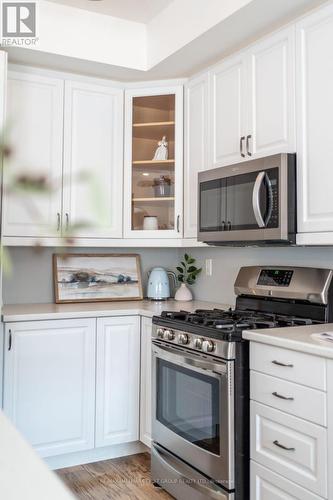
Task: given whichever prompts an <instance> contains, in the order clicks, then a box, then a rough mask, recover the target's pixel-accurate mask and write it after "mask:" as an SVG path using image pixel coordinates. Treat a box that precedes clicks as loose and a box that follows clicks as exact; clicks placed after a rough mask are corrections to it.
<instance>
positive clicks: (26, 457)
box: [0, 411, 74, 500]
mask: <svg viewBox="0 0 333 500" xmlns="http://www.w3.org/2000/svg"><path fill="white" fill-rule="evenodd" d="M0 442H1V446H0V498H1V499H3V500H45V499H47V500H74V496H73V495H72V494H71V493H70V492H69V490H67V488H66V487H65V485H64V484H62V482H61V481H60V480H59V479H58V477H57V476H56V475H55V474H54V473H53V472H51V471H50V470H49V469H48V467H47V466H46V465H45V463H44V462H43V461H42V460H41V459H40V458H39V457H38V456H37V454H36V453H35V451H34V450H33V449H32V448H31V446H30V445H29V444H28V443H27V442H26V441H25V440H24V439H23V437H22V436H21V435H20V434H19V432H18V431H17V430H16V429H15V428H14V426H13V424H12V423H11V422H10V421H9V420H8V419H7V418H6V417H5V415H4V414H3V413H2V412H1V411H0Z"/></svg>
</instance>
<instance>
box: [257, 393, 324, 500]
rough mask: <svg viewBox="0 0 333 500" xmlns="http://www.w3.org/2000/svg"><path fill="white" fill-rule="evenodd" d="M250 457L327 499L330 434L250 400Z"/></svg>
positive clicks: (316, 426)
mask: <svg viewBox="0 0 333 500" xmlns="http://www.w3.org/2000/svg"><path fill="white" fill-rule="evenodd" d="M251 458H252V459H253V460H255V461H256V462H259V463H260V464H262V465H265V466H267V467H269V468H270V469H272V470H273V471H274V472H277V473H279V474H282V475H283V476H285V477H286V478H287V479H290V480H291V481H294V482H295V483H297V484H299V485H301V486H303V487H305V488H307V489H309V490H310V491H313V492H314V493H317V494H319V495H322V496H323V497H326V495H327V431H326V429H324V428H323V427H320V426H318V425H315V424H311V423H310V422H306V421H305V420H301V419H300V418H297V417H293V416H291V415H287V414H286V413H282V412H281V411H279V410H275V409H273V408H269V407H268V406H264V405H261V404H259V403H256V402H254V401H251Z"/></svg>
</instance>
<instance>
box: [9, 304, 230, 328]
mask: <svg viewBox="0 0 333 500" xmlns="http://www.w3.org/2000/svg"><path fill="white" fill-rule="evenodd" d="M214 307H216V308H220V309H227V308H228V307H229V306H228V305H225V304H217V303H214V302H203V301H198V300H192V301H190V302H177V301H175V300H173V299H169V300H167V301H160V302H153V301H151V300H137V301H130V300H129V301H123V302H89V303H78V304H13V305H6V306H3V308H2V320H3V322H5V323H9V322H13V321H39V320H51V319H70V318H94V317H103V316H104V317H107V316H131V315H140V316H146V317H152V316H154V315H159V314H161V312H162V311H166V310H167V311H180V310H185V311H189V312H191V311H194V310H195V309H212V308H214Z"/></svg>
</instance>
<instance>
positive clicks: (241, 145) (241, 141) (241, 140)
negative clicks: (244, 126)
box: [239, 135, 245, 158]
mask: <svg viewBox="0 0 333 500" xmlns="http://www.w3.org/2000/svg"><path fill="white" fill-rule="evenodd" d="M243 141H245V135H242V137H241V138H240V139H239V151H240V154H241V156H242V157H243V158H245V154H244V153H243Z"/></svg>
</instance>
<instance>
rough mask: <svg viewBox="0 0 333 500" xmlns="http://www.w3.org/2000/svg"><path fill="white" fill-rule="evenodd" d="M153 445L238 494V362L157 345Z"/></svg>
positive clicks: (154, 380)
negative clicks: (235, 375)
mask: <svg viewBox="0 0 333 500" xmlns="http://www.w3.org/2000/svg"><path fill="white" fill-rule="evenodd" d="M152 350H153V440H154V441H155V442H156V443H158V444H160V445H161V446H163V447H165V448H166V449H167V450H169V451H170V452H172V453H174V454H175V455H176V456H177V457H179V458H181V459H182V460H184V461H185V462H187V463H188V464H189V465H191V466H192V467H195V468H196V469H198V470H199V471H200V472H202V473H204V474H206V475H207V476H208V477H210V478H212V479H213V480H214V481H216V482H217V483H219V484H220V485H221V486H223V487H224V488H227V489H229V490H230V489H233V488H234V428H233V422H234V418H233V411H234V394H233V387H234V384H233V371H234V370H233V368H234V363H233V361H224V360H218V359H215V358H213V357H212V358H210V357H209V356H200V355H196V354H194V353H191V352H188V351H187V350H186V349H183V348H181V347H179V348H178V347H174V346H172V347H171V346H166V345H163V344H159V343H155V342H154V343H153V348H152Z"/></svg>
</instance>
